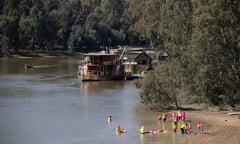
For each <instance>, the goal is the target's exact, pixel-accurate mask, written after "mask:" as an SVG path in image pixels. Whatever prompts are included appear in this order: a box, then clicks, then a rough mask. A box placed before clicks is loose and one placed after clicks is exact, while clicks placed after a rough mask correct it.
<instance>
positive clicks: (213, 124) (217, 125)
mask: <svg viewBox="0 0 240 144" xmlns="http://www.w3.org/2000/svg"><path fill="white" fill-rule="evenodd" d="M228 112H230V111H223V112H221V111H220V112H207V111H188V112H187V118H188V119H190V120H193V121H201V122H203V123H204V125H205V127H204V133H203V134H197V135H195V136H191V137H188V144H206V143H208V144H226V143H227V144H239V141H240V118H239V115H228V114H227V113H228Z"/></svg>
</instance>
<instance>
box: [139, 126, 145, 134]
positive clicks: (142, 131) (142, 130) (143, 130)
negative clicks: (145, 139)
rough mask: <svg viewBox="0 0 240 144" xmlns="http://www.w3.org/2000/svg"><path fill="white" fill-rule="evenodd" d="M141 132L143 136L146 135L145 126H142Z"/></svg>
mask: <svg viewBox="0 0 240 144" xmlns="http://www.w3.org/2000/svg"><path fill="white" fill-rule="evenodd" d="M139 132H140V133H141V134H144V133H145V129H144V126H141V128H140V129H139Z"/></svg>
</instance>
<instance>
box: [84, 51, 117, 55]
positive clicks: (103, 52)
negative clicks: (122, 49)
mask: <svg viewBox="0 0 240 144" xmlns="http://www.w3.org/2000/svg"><path fill="white" fill-rule="evenodd" d="M83 55H84V56H112V55H118V54H116V53H113V52H110V53H107V52H105V51H101V52H91V53H85V54H83Z"/></svg>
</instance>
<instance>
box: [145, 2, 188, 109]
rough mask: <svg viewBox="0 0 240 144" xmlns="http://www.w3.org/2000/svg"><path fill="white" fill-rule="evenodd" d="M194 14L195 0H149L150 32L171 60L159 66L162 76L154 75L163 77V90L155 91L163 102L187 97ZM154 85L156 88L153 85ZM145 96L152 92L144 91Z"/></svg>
mask: <svg viewBox="0 0 240 144" xmlns="http://www.w3.org/2000/svg"><path fill="white" fill-rule="evenodd" d="M191 14H192V3H191V0H181V1H175V0H168V1H166V0H159V1H155V0H149V1H148V2H147V9H146V13H145V20H146V22H147V25H148V28H147V29H148V31H147V34H148V35H149V36H150V39H151V43H152V46H156V48H158V49H159V51H160V52H167V54H168V60H167V62H166V63H165V64H160V65H158V68H156V69H157V71H156V73H158V75H159V77H160V78H159V79H155V78H154V80H156V81H160V82H156V83H160V85H158V86H157V87H158V88H157V90H158V91H159V92H157V93H156V95H155V96H156V97H161V99H160V98H158V99H157V100H159V101H158V102H157V103H159V104H161V103H163V101H164V100H169V101H170V102H173V103H174V104H175V105H176V107H178V106H179V103H180V104H181V103H183V102H186V101H187V96H188V86H187V79H188V78H187V70H188V59H187V56H186V55H187V52H188V46H189V44H190V40H191V34H192V17H191V16H192V15H191ZM158 69H160V70H158ZM149 77H151V75H149V76H147V77H146V78H144V79H143V83H146V82H148V80H147V79H148V78H149ZM159 86H160V88H159ZM143 89H145V88H143ZM152 89H156V88H155V87H152ZM160 91H163V93H162V92H160ZM142 97H149V94H148V93H144V95H142ZM164 97H167V98H164Z"/></svg>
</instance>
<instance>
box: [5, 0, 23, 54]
mask: <svg viewBox="0 0 240 144" xmlns="http://www.w3.org/2000/svg"><path fill="white" fill-rule="evenodd" d="M2 3H3V9H2V17H1V18H3V21H6V20H7V21H8V22H7V23H9V24H8V25H5V27H2V28H1V29H2V30H1V31H5V32H7V33H1V34H2V37H3V39H2V40H1V43H2V44H3V45H4V47H5V48H4V49H5V51H6V50H7V51H9V50H10V48H13V49H14V50H15V51H18V48H19V38H18V35H19V32H18V28H19V27H18V22H19V16H20V11H19V7H18V5H19V3H20V1H18V0H12V1H7V0H4V1H3V2H2ZM4 29H6V30H4ZM1 48H3V46H1Z"/></svg>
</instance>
